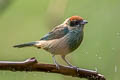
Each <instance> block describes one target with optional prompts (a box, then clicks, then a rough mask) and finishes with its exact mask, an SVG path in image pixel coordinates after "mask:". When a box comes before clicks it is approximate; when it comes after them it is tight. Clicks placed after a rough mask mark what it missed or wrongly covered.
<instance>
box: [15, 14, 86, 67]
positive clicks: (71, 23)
mask: <svg viewBox="0 0 120 80" xmlns="http://www.w3.org/2000/svg"><path fill="white" fill-rule="evenodd" d="M87 23H88V21H87V20H85V19H83V18H82V17H80V16H71V17H69V18H67V19H66V20H65V21H64V22H63V23H62V24H60V25H58V26H56V27H54V28H53V29H52V30H51V31H50V32H48V33H47V34H46V35H45V36H43V37H42V38H41V39H40V40H37V41H33V42H28V43H23V44H18V45H14V46H13V47H15V48H23V47H37V48H38V49H44V50H45V51H47V52H49V53H51V54H52V59H53V61H54V64H55V65H56V68H57V69H59V68H60V64H58V63H57V61H56V59H55V55H60V56H61V58H62V59H63V60H64V61H65V62H66V63H67V65H68V66H70V67H74V66H73V65H72V64H71V63H70V62H69V61H68V60H67V59H66V55H68V54H69V53H71V52H73V51H74V50H76V49H77V48H78V47H79V45H80V44H81V42H82V41H83V35H84V31H83V30H84V25H85V24H87Z"/></svg>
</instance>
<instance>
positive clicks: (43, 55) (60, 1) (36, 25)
mask: <svg viewBox="0 0 120 80" xmlns="http://www.w3.org/2000/svg"><path fill="white" fill-rule="evenodd" d="M119 8H120V1H119V0H0V60H7V61H22V60H25V59H27V58H31V57H36V58H37V59H38V61H39V62H44V63H53V61H52V57H51V55H50V54H49V53H48V52H46V51H44V50H39V49H36V48H23V49H16V48H13V47H12V46H13V45H15V44H19V43H24V42H30V41H34V40H39V39H40V38H41V37H42V36H43V35H45V34H46V33H48V32H49V31H50V30H51V29H52V28H53V27H54V26H56V25H59V24H61V23H62V22H63V21H64V20H65V19H66V18H68V17H70V16H73V15H79V16H82V17H83V18H84V19H87V20H88V22H89V23H88V24H87V25H86V26H85V29H84V32H85V35H84V41H83V42H82V44H81V46H80V47H79V48H78V49H77V50H76V51H74V52H73V53H72V54H69V55H68V57H67V58H68V60H69V61H70V62H71V63H72V64H73V65H76V66H78V67H81V68H87V69H91V70H97V71H98V72H99V73H101V74H103V75H104V76H105V77H106V78H107V80H120V58H119V57H120V54H119V53H120V22H119V21H120V20H119V19H120V9H119ZM56 58H57V61H58V62H59V63H60V64H64V65H66V64H65V63H64V62H63V61H62V59H61V58H60V57H59V56H57V57H56ZM0 80H85V79H80V78H73V77H70V76H64V75H59V74H52V73H44V72H11V71H0Z"/></svg>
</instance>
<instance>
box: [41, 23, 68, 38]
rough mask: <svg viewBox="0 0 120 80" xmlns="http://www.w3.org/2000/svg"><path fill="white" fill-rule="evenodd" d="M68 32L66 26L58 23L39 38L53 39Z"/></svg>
mask: <svg viewBox="0 0 120 80" xmlns="http://www.w3.org/2000/svg"><path fill="white" fill-rule="evenodd" d="M68 32H69V30H68V27H67V26H63V25H59V26H57V27H55V28H54V29H53V30H52V31H51V32H49V33H48V34H46V35H45V36H43V37H42V38H41V39H40V40H53V39H59V38H61V37H63V36H65V35H66V34H67V33H68Z"/></svg>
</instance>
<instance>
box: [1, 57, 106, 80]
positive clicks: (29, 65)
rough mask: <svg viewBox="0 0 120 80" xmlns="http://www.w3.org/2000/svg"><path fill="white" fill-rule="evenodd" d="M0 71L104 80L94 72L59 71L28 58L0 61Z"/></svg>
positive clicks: (70, 69)
mask: <svg viewBox="0 0 120 80" xmlns="http://www.w3.org/2000/svg"><path fill="white" fill-rule="evenodd" d="M0 70H11V71H42V72H49V73H59V74H63V75H69V76H73V77H79V78H86V79H88V80H105V78H104V76H103V75H101V74H99V73H97V72H96V71H92V70H87V69H81V68H78V69H74V68H71V67H66V66H60V69H57V68H56V66H55V65H54V64H43V63H39V62H37V60H36V59H35V58H29V59H27V60H25V61H22V62H12V61H0Z"/></svg>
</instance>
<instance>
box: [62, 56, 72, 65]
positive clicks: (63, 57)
mask: <svg viewBox="0 0 120 80" xmlns="http://www.w3.org/2000/svg"><path fill="white" fill-rule="evenodd" d="M61 57H62V59H63V60H64V61H65V62H66V63H67V64H68V66H70V67H73V65H72V64H70V63H69V62H68V61H67V59H66V58H65V55H64V56H61Z"/></svg>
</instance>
